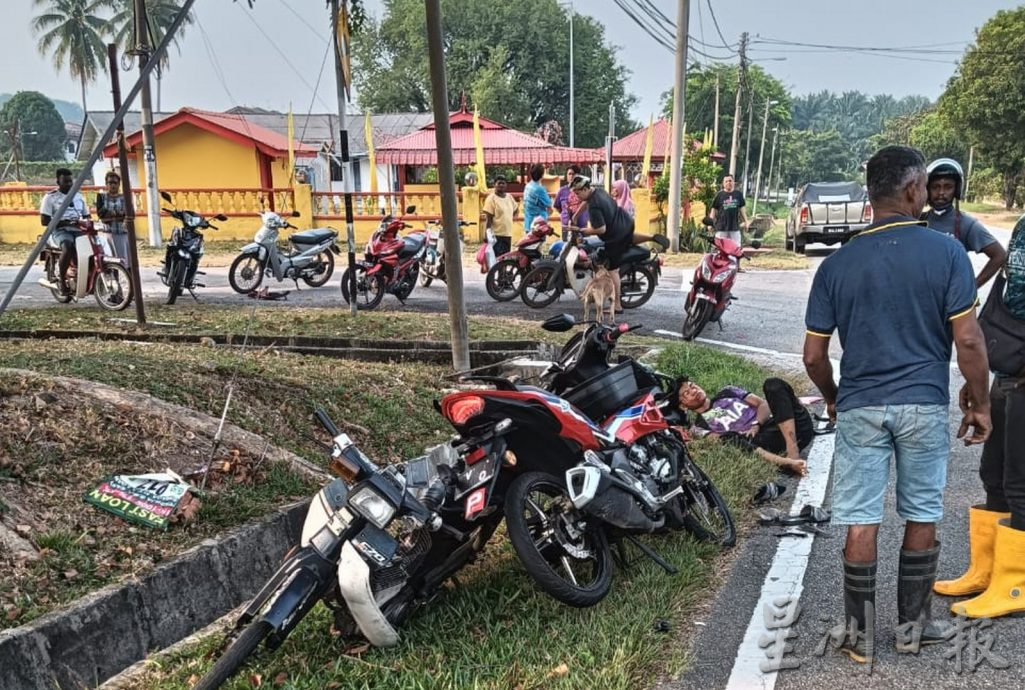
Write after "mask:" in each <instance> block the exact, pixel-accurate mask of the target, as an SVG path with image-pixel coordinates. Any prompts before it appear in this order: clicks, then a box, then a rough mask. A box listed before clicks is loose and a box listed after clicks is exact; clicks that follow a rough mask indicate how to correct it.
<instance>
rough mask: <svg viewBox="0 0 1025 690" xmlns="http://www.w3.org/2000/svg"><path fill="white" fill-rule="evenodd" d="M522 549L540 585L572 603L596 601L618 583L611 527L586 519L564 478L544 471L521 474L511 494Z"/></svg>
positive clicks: (511, 515) (509, 516)
mask: <svg viewBox="0 0 1025 690" xmlns="http://www.w3.org/2000/svg"><path fill="white" fill-rule="evenodd" d="M505 523H506V530H507V532H508V534H509V541H511V542H512V545H513V549H514V550H515V551H516V555H517V556H519V558H520V562H522V563H523V567H524V569H525V570H526V571H527V574H528V575H530V577H531V578H533V580H534V582H536V583H537V585H538V587H540V588H541V589H542V590H544V591H545V592H546V593H548V594H549V595H550V596H552V597H554V598H555V599H557V600H559V601H561V602H562V603H564V604H568V605H569V606H575V607H578V608H583V607H586V606H594V605H595V604H597V603H598V602H599V601H601V600H602V599H604V598H605V595H607V594H608V593H609V589H610V588H611V587H612V552H611V551H610V549H609V543H608V540H607V539H606V537H605V532H604V531H603V530H602V529H601V528H600V526H598V525H597V524H587V523H590V519H588V520H587V523H585V522H584V519H583V516H582V515H581V514H580V513H579V512H578V511H577V510H576V508H574V507H573V504H572V502H570V499H569V495H568V494H567V492H566V487H565V485H564V483H563V482H562V481H560V480H559V479H557V478H556V477H553V476H552V475H550V474H546V473H544V472H528V473H526V474H524V475H522V476H520V477H517V478H516V479H515V480H514V481H513V483H512V484H510V486H509V491H508V492H507V493H506V497H505Z"/></svg>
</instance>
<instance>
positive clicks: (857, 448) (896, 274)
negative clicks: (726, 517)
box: [804, 146, 990, 663]
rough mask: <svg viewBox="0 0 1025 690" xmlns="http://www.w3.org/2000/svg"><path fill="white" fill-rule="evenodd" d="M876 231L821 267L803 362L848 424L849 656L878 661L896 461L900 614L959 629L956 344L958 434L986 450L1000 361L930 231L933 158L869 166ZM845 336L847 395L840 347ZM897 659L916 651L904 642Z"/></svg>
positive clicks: (926, 633) (898, 158) (844, 509)
mask: <svg viewBox="0 0 1025 690" xmlns="http://www.w3.org/2000/svg"><path fill="white" fill-rule="evenodd" d="M867 182H868V195H869V200H870V201H871V202H872V208H873V209H875V218H876V222H875V223H873V224H872V225H870V226H869V227H868V228H866V229H865V230H864V231H862V232H861V233H860V234H858V235H857V236H856V237H854V238H853V239H852V240H851V241H850V242H849V243H848V244H847V245H846V246H844V247H842V248H841V249H840V250H839V251H837V252H835V253H834V254H833V255H832V256H830V257H828V258H827V259H826V260H825V261H823V262H822V265H821V266H820V267H819V270H818V272H817V274H816V275H815V279H814V281H813V283H812V288H811V294H810V295H809V297H808V310H807V316H806V325H807V329H808V333H807V336H806V338H805V344H804V363H805V368H806V370H807V372H808V376H809V377H811V380H812V381H814V382H815V385H816V386H818V388H819V390H820V391H821V392H822V396H823V397H824V398H825V400H826V403H827V405H828V410H829V414H830V416H831V417H835V418H836V420H837V435H836V450H835V455H834V475H833V500H832V504H833V523H834V524H840V525H847V526H848V528H847V543H846V546H845V548H844V559H843V566H844V609H845V611H846V616H847V620H848V621H849V622H851V623H854V624H856V626H857V633H858V634H857V635H852V636H851V637H849V638H848V640H846V641H845V643H844V645H843V646H842V647H841V649H842V651H844V652H845V653H847V654H848V655H849V656H850V657H851V658H852V659H854V660H855V661H859V662H862V663H864V662H866V661H868V660H869V659H870V657H871V650H872V649H873V642H872V640H871V639H869V632H870V631H871V630H872V629H873V627H874V610H875V575H876V535H877V534H878V531H879V524H880V523H881V522H882V519H883V498H884V495H885V493H886V484H887V478H888V475H889V469H890V468H889V464H890V458H891V457H895V460H896V462H895V464H896V472H897V513H898V515H900V516H901V517H902V518H903V519H904V520H906V524H905V527H904V543H903V548H902V549H901V553H900V569H899V578H898V596H897V601H898V604H897V613H898V620H899V622H900V623H901V624H904V623H910V624H913V625H915V626H917V630H919V631H920V632H921V637H920V643H921V644H936V643H938V642H942V641H943V640H944V637H945V635H947V634H948V633H949V631H950V629H951V626H950V624H949V623H947V622H940V621H933V620H931V611H930V609H931V595H932V587H933V583H934V582H935V580H936V568H937V564H938V562H939V543H938V542H937V541H936V522H938V521H939V520H940V518H941V517H942V515H943V489H944V486H945V484H946V470H947V461H948V459H949V454H950V437H949V434H948V426H947V416H948V406H949V394H948V389H949V385H950V355H951V341H952V340H953V341H954V342H956V343H957V360H958V366H959V367H960V369H961V372H962V374H964V377H965V379H966V380H967V382H968V389H967V393H966V394H965V395H963V396H962V401H961V402H962V412H963V413H964V419H963V421H962V422H961V431H960V434H959V436H964V435H965V434H966V433H967V432H968V429H969V428H970V427H971V428H973V433H972V434H971V435H970V436H969V437H968V438H966V439H965V442H966V443H972V444H974V443H982V442H984V441H985V440H986V437H987V436H988V435H989V431H990V418H989V404H990V403H989V392H988V390H987V384H988V383H989V372H988V370H987V368H988V364H987V359H986V350H985V342H984V339H983V336H982V332H981V330H980V328H979V325H978V322H977V321H976V319H975V306H976V302H977V297H976V292H975V278H974V276H973V275H972V267H971V263H970V262H969V261H968V257H967V255H966V254H965V252H964V250H963V249H962V248H961V247H960V246H959V245H958V244H956V243H954V242H951V241H950V240H949V239H948V238H946V237H944V236H943V235H941V234H939V233H936V232H933V231H932V230H929V229H927V228H924V227H922V226H920V225H919V222H918V217H919V214H920V213H921V211H922V207H923V206H924V205H925V200H926V186H925V182H926V172H925V161H924V160H923V159H922V156H921V154H920V153H919V152H918V151H916V150H915V149H911V148H907V147H903V146H888V147H886V148H883V149H881V150H879V151H878V152H877V153H876V154H875V155H874V156H872V158H871V159H870V160H869V161H868V169H867ZM834 330H835V331H837V333H838V334H839V336H840V344H841V345H842V347H843V357H842V359H841V362H840V386H839V389H837V386H836V385H835V384H834V382H833V367H832V365H831V364H830V360H829V341H830V338H831V336H832V333H833V331H834ZM898 651H904V650H902V649H901V648H900V646H898Z"/></svg>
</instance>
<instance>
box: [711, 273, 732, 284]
mask: <svg viewBox="0 0 1025 690" xmlns="http://www.w3.org/2000/svg"><path fill="white" fill-rule="evenodd" d="M729 277H730V274H729V272H727V271H723V272H722V273H720V274H719V275H717V276H716V277H715V278H714V282H716V283H722V282H725V280H726V279H727V278H729Z"/></svg>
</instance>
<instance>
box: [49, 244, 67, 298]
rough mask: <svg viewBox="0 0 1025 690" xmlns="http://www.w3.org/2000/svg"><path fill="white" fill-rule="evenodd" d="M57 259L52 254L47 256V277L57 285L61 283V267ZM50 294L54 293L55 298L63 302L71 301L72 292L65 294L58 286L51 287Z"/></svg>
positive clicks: (51, 282)
mask: <svg viewBox="0 0 1025 690" xmlns="http://www.w3.org/2000/svg"><path fill="white" fill-rule="evenodd" d="M57 261H58V257H57V256H54V255H52V254H51V255H48V256H47V257H46V279H47V280H48V281H49V282H50V284H52V285H57V284H58V283H60V280H61V279H60V268H59V267H58V264H57ZM50 294H52V295H53V298H54V299H55V300H57V301H58V302H60V303H61V304H67V303H68V302H70V301H71V294H70V293H68V294H65V293H63V292H61V291H60V290H59V289H58V288H50Z"/></svg>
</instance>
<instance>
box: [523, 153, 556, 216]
mask: <svg viewBox="0 0 1025 690" xmlns="http://www.w3.org/2000/svg"><path fill="white" fill-rule="evenodd" d="M544 174H545V166H544V165H542V164H541V163H535V164H534V165H532V166H530V182H528V183H527V186H526V187H524V188H523V230H524V231H525V232H530V225H531V223H533V222H534V218H536V217H537V216H544V217H545V218H548V210H549V209H550V208H551V207H552V197H551V196H549V195H548V190H546V189H545V188H544V186H543V185H542V184H541V178H542V177H544Z"/></svg>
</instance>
